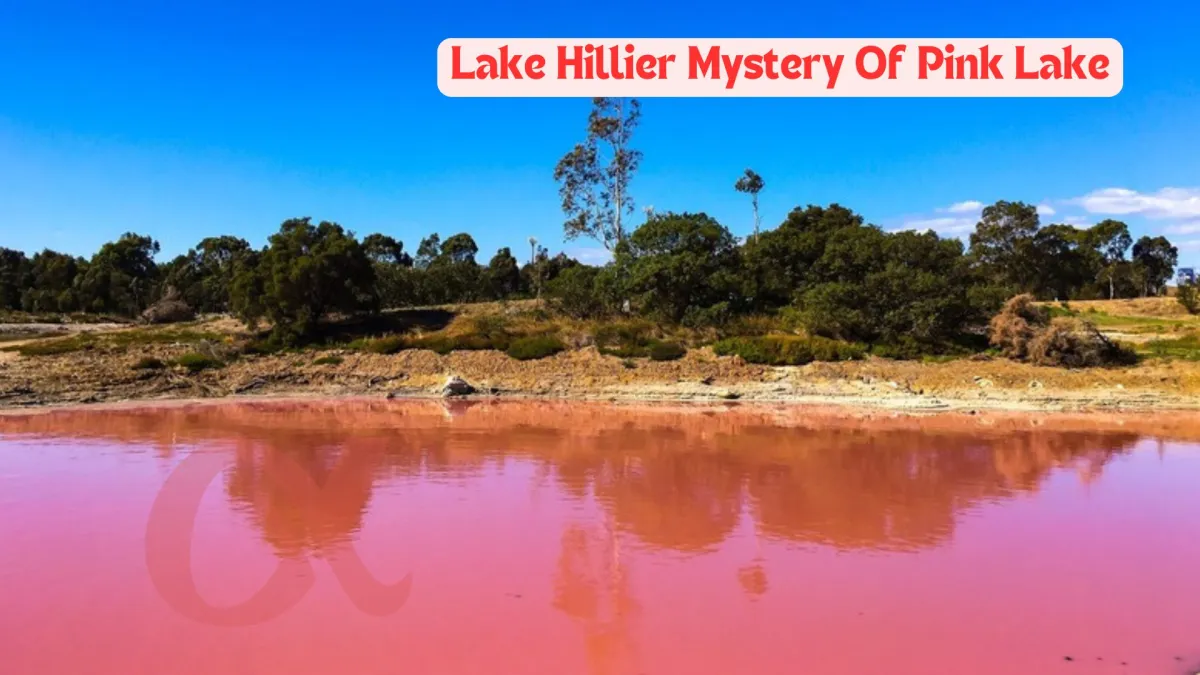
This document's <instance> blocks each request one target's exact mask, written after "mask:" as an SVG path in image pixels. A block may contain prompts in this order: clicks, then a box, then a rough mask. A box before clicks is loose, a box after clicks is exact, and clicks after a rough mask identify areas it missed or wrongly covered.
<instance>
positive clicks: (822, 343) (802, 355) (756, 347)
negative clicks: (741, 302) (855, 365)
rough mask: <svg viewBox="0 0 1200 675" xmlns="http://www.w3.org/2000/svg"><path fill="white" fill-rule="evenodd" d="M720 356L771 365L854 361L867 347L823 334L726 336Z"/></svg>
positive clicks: (720, 345)
mask: <svg viewBox="0 0 1200 675" xmlns="http://www.w3.org/2000/svg"><path fill="white" fill-rule="evenodd" d="M713 351H714V352H716V353H717V354H718V355H720V356H732V355H737V356H740V357H742V358H743V359H744V360H745V361H746V362H747V363H757V364H762V365H770V366H799V365H804V364H806V363H811V362H813V361H850V360H854V359H861V358H862V357H863V356H864V355H865V354H866V351H867V350H866V347H864V346H863V345H860V344H856V343H851V342H840V341H838V340H830V339H828V338H822V337H800V336H797V335H764V336H761V337H738V338H726V339H724V340H720V341H718V342H717V343H716V344H714V345H713Z"/></svg>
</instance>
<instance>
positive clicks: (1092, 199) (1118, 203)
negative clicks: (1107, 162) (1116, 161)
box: [1075, 187, 1200, 218]
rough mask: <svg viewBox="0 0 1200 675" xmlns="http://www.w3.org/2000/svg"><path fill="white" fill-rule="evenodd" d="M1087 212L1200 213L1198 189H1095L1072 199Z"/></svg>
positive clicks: (1158, 215)
mask: <svg viewBox="0 0 1200 675" xmlns="http://www.w3.org/2000/svg"><path fill="white" fill-rule="evenodd" d="M1075 201H1076V202H1077V203H1078V204H1079V205H1080V206H1082V207H1083V208H1084V209H1085V210H1087V211H1088V212H1089V213H1101V214H1105V215H1117V216H1121V215H1131V214H1132V215H1142V216H1146V217H1149V218H1194V217H1196V216H1200V188H1174V187H1167V188H1163V189H1161V190H1159V191H1158V192H1154V193H1144V192H1138V191H1137V190H1130V189H1127V188H1104V189H1101V190H1095V191H1093V192H1090V193H1088V194H1086V195H1084V196H1082V197H1079V198H1078V199H1076V200H1075Z"/></svg>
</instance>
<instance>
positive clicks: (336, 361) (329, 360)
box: [313, 356, 344, 366]
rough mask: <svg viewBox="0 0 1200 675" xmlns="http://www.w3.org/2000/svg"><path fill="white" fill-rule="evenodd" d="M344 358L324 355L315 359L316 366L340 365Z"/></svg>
mask: <svg viewBox="0 0 1200 675" xmlns="http://www.w3.org/2000/svg"><path fill="white" fill-rule="evenodd" d="M343 361H344V359H343V358H342V357H340V356H322V357H321V358H319V359H316V360H314V361H313V365H314V366H340V365H342V362H343Z"/></svg>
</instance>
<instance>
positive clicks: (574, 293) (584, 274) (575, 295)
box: [546, 265, 605, 319]
mask: <svg viewBox="0 0 1200 675" xmlns="http://www.w3.org/2000/svg"><path fill="white" fill-rule="evenodd" d="M600 273H601V271H600V268H598V267H590V266H588V265H575V266H573V267H569V268H567V269H565V270H563V271H562V272H561V273H559V274H558V276H557V277H556V278H555V279H553V280H552V281H550V283H549V284H547V285H546V297H547V298H548V299H549V301H550V304H551V306H552V307H554V309H555V310H557V311H559V312H561V313H563V314H566V315H567V316H570V317H573V318H576V319H588V318H592V317H596V316H600V315H602V314H604V312H605V306H604V301H603V298H602V297H601V292H600V291H599V290H598V289H597V278H598V277H599V276H600Z"/></svg>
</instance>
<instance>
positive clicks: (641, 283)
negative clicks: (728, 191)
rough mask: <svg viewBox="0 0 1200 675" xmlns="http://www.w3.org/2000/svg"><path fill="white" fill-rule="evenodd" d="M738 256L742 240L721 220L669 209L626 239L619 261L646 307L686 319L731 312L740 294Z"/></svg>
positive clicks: (653, 312)
mask: <svg viewBox="0 0 1200 675" xmlns="http://www.w3.org/2000/svg"><path fill="white" fill-rule="evenodd" d="M738 259H739V254H738V247H737V241H736V240H735V239H734V237H733V235H732V234H730V232H729V230H728V229H726V228H725V227H724V226H722V225H721V224H720V223H718V222H717V221H716V220H714V219H712V218H710V217H709V216H707V215H705V214H703V213H696V214H692V213H680V214H675V213H666V214H662V215H655V216H653V217H651V218H650V219H649V220H647V221H646V222H645V224H643V225H642V226H641V227H639V228H638V229H637V230H635V231H634V232H633V234H632V235H630V236H629V238H628V239H627V240H626V241H625V242H622V244H621V245H620V246H618V247H617V253H616V259H615V264H616V266H617V268H618V269H620V270H623V271H624V275H623V276H624V278H625V279H626V280H627V286H626V290H627V292H628V293H630V294H631V299H632V300H634V303H635V304H636V305H637V306H638V307H640V308H641V310H642V311H644V312H646V313H647V314H650V315H652V316H656V317H659V318H662V319H667V320H670V321H682V320H683V319H684V318H685V317H687V316H688V315H689V314H690V315H692V316H693V317H703V316H706V315H708V316H715V315H716V314H717V313H721V312H722V311H727V308H729V307H730V305H731V304H732V303H733V302H734V301H735V300H736V298H737V295H738V293H737V289H738V285H737V272H738V266H739V262H738ZM718 305H720V307H718ZM697 321H698V322H699V320H697Z"/></svg>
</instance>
